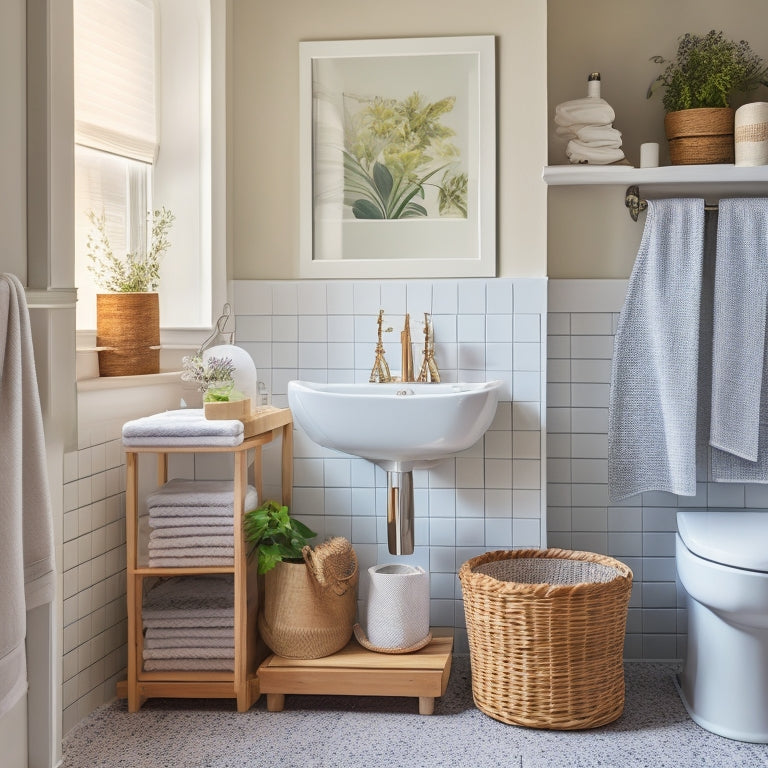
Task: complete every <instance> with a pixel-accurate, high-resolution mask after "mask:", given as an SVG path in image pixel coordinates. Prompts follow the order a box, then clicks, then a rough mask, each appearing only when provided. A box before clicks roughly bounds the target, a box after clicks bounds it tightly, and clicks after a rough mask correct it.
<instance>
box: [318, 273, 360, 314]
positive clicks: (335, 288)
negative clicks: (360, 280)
mask: <svg viewBox="0 0 768 768" xmlns="http://www.w3.org/2000/svg"><path fill="white" fill-rule="evenodd" d="M325 294H326V306H327V308H328V309H327V311H328V314H329V315H351V314H352V313H353V312H354V293H353V290H352V284H351V283H349V282H347V281H346V280H335V281H331V282H328V283H326V288H325Z"/></svg>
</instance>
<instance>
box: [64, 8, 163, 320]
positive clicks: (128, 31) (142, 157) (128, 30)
mask: <svg viewBox="0 0 768 768" xmlns="http://www.w3.org/2000/svg"><path fill="white" fill-rule="evenodd" d="M73 10H74V30H75V144H76V146H75V253H76V254H77V256H76V266H75V279H76V284H77V286H78V298H79V301H78V304H77V327H78V328H95V327H96V301H95V294H96V292H97V290H98V289H97V286H96V285H95V284H94V281H93V278H92V276H91V274H90V272H89V271H88V259H87V257H86V249H85V244H86V239H87V236H88V233H89V231H90V229H91V224H90V222H89V220H88V217H87V211H93V212H94V213H95V214H96V215H97V216H100V215H101V214H102V212H103V213H104V214H105V216H106V219H107V231H108V233H109V238H110V243H111V244H112V246H113V249H114V251H115V252H116V253H125V252H128V251H133V250H139V249H144V248H145V247H146V243H147V211H148V210H151V208H152V164H153V162H154V160H155V157H156V155H157V130H156V123H157V118H156V109H155V80H156V77H155V47H156V46H155V8H154V5H153V2H152V0H75V3H74V8H73Z"/></svg>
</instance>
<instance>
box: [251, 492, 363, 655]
mask: <svg viewBox="0 0 768 768" xmlns="http://www.w3.org/2000/svg"><path fill="white" fill-rule="evenodd" d="M243 531H244V537H245V541H246V544H248V545H250V550H249V557H256V559H257V561H258V573H259V574H262V575H264V600H263V604H262V605H261V606H260V607H259V617H258V625H259V632H260V633H261V637H262V639H263V640H264V642H265V643H266V644H267V645H268V646H269V647H270V648H271V649H272V650H273V651H274V652H275V653H277V654H278V655H280V656H285V657H289V658H298V659H317V658H320V657H322V656H329V655H330V654H332V653H335V652H336V651H339V650H341V649H342V648H343V647H344V646H345V645H346V644H347V643H348V642H349V639H350V638H351V637H352V628H353V625H354V621H355V613H356V609H357V597H356V592H357V590H356V588H357V580H358V565H357V557H356V555H355V552H354V550H353V549H352V546H351V544H350V543H349V541H347V540H346V539H345V538H342V537H335V538H332V539H329V540H328V541H326V542H323V543H322V544H319V545H318V546H317V547H315V548H314V549H313V548H312V547H311V546H310V545H309V544H308V543H307V540H308V539H312V538H314V537H315V536H316V535H317V534H316V533H315V532H314V531H312V530H310V529H309V528H308V527H307V526H306V525H304V523H302V522H301V521H299V520H297V519H296V518H294V517H291V516H290V514H289V513H288V507H287V506H285V505H284V504H278V503H277V502H274V501H266V502H264V503H263V504H262V505H261V506H259V507H258V508H256V509H253V510H248V511H246V512H245V515H244V519H243Z"/></svg>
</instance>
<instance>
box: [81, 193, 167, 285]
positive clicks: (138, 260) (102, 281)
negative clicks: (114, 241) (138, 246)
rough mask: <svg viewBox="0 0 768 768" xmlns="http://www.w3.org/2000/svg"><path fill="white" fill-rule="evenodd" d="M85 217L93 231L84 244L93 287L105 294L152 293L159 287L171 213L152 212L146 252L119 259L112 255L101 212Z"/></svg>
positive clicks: (163, 211)
mask: <svg viewBox="0 0 768 768" xmlns="http://www.w3.org/2000/svg"><path fill="white" fill-rule="evenodd" d="M86 216H88V220H89V221H90V222H91V224H92V225H93V228H94V229H93V231H91V232H89V233H88V239H87V241H86V252H87V254H88V258H89V259H90V262H91V263H90V264H89V265H88V271H89V272H90V273H91V274H92V275H93V276H94V278H95V280H96V283H97V285H98V286H99V287H100V288H101V289H102V290H104V291H107V292H109V293H140V292H146V291H156V290H157V286H158V285H159V284H160V261H161V259H162V257H163V256H164V255H165V252H166V251H167V250H168V249H169V248H170V247H171V243H170V241H169V240H168V232H169V231H170V229H171V226H172V225H173V222H174V220H175V218H176V217H175V216H174V215H173V213H171V212H170V211H169V210H168V209H167V208H160V209H158V210H155V211H153V212H152V233H151V242H150V246H149V250H143V251H133V252H131V253H127V254H126V255H125V256H123V257H120V256H116V255H115V254H114V253H113V252H112V246H111V245H110V242H109V236H108V235H107V219H106V215H105V214H104V212H103V211H102V214H101V216H97V215H96V214H95V213H94V211H87V212H86Z"/></svg>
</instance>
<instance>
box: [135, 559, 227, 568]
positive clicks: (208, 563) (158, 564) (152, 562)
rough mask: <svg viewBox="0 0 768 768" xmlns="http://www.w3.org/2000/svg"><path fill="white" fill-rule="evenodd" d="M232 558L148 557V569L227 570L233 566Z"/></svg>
mask: <svg viewBox="0 0 768 768" xmlns="http://www.w3.org/2000/svg"><path fill="white" fill-rule="evenodd" d="M234 562H235V559H234V557H213V556H206V557H203V556H194V557H165V556H163V557H150V558H149V567H150V568H218V567H222V568H228V567H230V566H232V565H234Z"/></svg>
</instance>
